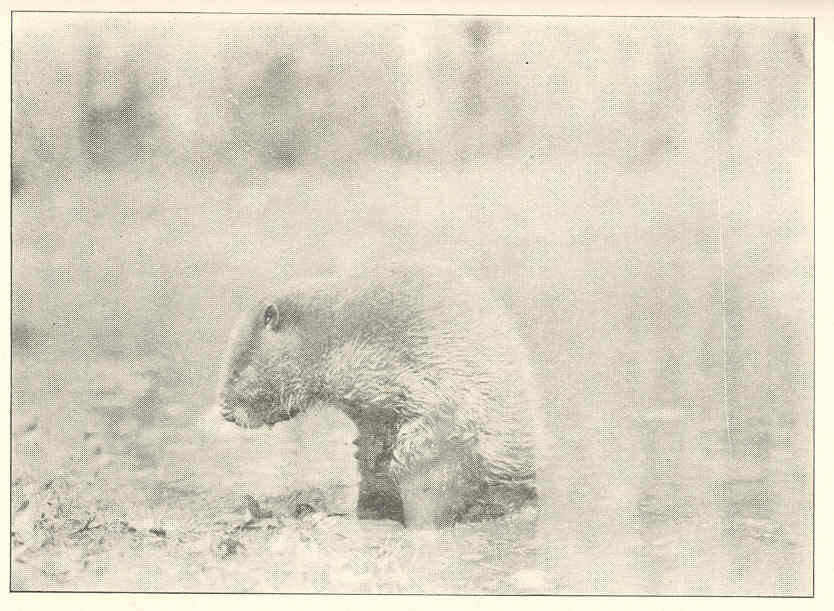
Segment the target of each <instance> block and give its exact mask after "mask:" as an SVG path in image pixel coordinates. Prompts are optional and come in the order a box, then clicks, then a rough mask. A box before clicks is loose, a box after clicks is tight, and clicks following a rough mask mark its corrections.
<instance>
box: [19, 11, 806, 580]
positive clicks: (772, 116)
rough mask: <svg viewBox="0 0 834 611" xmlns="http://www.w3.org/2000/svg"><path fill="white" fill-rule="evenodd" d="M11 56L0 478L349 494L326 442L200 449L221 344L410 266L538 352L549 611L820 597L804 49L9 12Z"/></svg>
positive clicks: (733, 41)
mask: <svg viewBox="0 0 834 611" xmlns="http://www.w3.org/2000/svg"><path fill="white" fill-rule="evenodd" d="M14 58H15V60H14V66H13V168H12V176H13V202H12V204H13V216H12V229H13V236H12V249H13V252H12V254H13V257H14V259H13V261H14V264H13V270H12V285H13V286H12V288H13V302H12V308H13V322H12V336H13V339H12V343H13V346H12V349H13V427H14V429H13V430H14V433H13V441H14V446H15V449H14V452H15V454H14V458H13V471H15V470H16V471H18V472H20V471H24V472H32V473H34V474H36V476H37V477H41V478H45V477H46V475H44V474H46V473H50V472H52V470H54V469H56V468H57V467H56V466H55V465H56V464H57V461H58V459H57V458H56V457H61V456H70V457H72V456H74V457H75V458H76V459H78V458H79V453H80V455H81V459H83V460H81V462H82V463H83V464H84V465H86V467H85V468H90V469H92V467H90V466H89V465H90V459H91V457H93V459H94V460H98V458H95V457H98V456H104V457H108V456H109V457H111V458H112V460H113V461H115V463H114V464H115V466H113V465H111V466H110V467H109V468H111V469H112V471H109V472H108V473H111V477H112V481H113V482H114V483H118V482H119V481H121V480H120V479H119V478H121V477H125V478H127V477H128V476H130V477H133V476H137V477H138V476H139V475H142V476H143V477H146V478H155V479H156V480H158V481H163V482H169V481H174V480H176V481H183V480H184V481H186V482H187V485H188V486H192V487H199V486H210V487H214V489H225V488H229V487H234V486H244V487H247V489H249V488H251V487H253V486H258V485H260V486H263V487H264V488H270V487H280V486H289V487H292V486H293V485H301V484H300V483H299V482H301V483H304V482H307V483H309V479H310V478H311V477H313V476H312V475H310V474H311V473H316V474H319V475H317V477H320V479H321V478H324V481H325V483H326V482H327V481H330V480H328V479H327V478H331V479H332V480H333V481H338V480H339V479H340V478H341V479H342V480H343V479H344V478H345V476H344V473H345V472H346V470H350V469H353V468H354V467H353V466H352V464H351V463H350V462H349V460H350V458H349V450H347V449H345V450H344V451H342V450H341V449H340V450H339V451H340V452H341V454H338V455H337V456H336V458H333V456H334V454H333V453H332V452H331V453H328V452H322V451H321V448H322V447H330V448H332V447H335V446H334V445H333V444H337V445H338V444H341V443H342V441H341V438H338V439H337V437H338V435H336V433H334V432H333V431H338V430H339V427H342V428H343V429H344V428H345V427H347V429H349V425H347V424H346V423H345V422H343V421H341V420H339V418H338V417H336V416H332V415H331V416H325V417H323V418H324V420H323V421H318V420H315V419H313V424H306V425H305V424H303V423H302V424H300V425H293V427H288V428H286V429H284V430H283V431H282V432H276V431H274V432H273V433H274V434H273V435H272V436H271V437H266V436H261V437H258V440H259V441H257V442H253V441H252V440H251V439H248V438H247V439H241V437H240V435H239V434H238V432H236V431H229V430H228V429H222V424H221V423H215V421H216V420H218V419H219V417H218V418H215V414H213V412H212V411H211V410H212V408H211V407H210V406H211V403H212V401H213V392H214V385H215V379H214V378H215V375H216V372H217V367H218V359H219V358H220V356H221V354H222V349H223V346H224V343H225V338H226V336H227V334H228V331H229V330H230V328H231V326H232V324H233V323H234V320H235V317H236V316H237V313H238V312H239V311H240V310H241V309H242V308H243V307H244V306H245V305H246V304H247V303H248V301H249V300H250V299H251V298H252V296H253V295H254V294H255V293H256V292H257V291H258V290H259V288H260V287H262V286H263V285H264V284H270V283H272V284H274V283H280V282H281V281H282V280H283V279H286V278H288V277H290V276H292V275H296V274H302V275H303V274H307V273H313V272H320V271H332V270H337V269H340V268H345V267H350V266H352V265H354V264H359V263H360V262H361V261H366V260H384V259H385V258H386V257H390V256H407V255H412V254H416V255H417V256H426V255H429V256H432V257H435V258H440V259H448V260H451V261H454V262H455V263H456V264H458V265H459V266H460V267H461V268H463V269H464V270H466V271H468V272H470V273H472V274H473V275H475V276H477V277H479V278H481V279H483V280H485V281H486V282H488V283H489V284H490V286H491V287H492V288H493V291H494V292H495V294H496V297H497V298H499V299H501V300H503V301H504V302H505V303H506V305H507V306H508V308H510V309H511V310H512V311H513V312H514V314H515V315H516V316H517V318H518V320H519V326H520V330H521V332H522V334H523V336H524V338H525V340H526V341H527V343H528V345H529V347H530V349H531V352H532V354H533V357H534V360H535V364H536V367H537V370H538V373H539V375H540V379H541V383H542V386H543V389H544V396H545V405H544V406H543V412H544V413H545V414H546V421H547V423H548V428H547V430H546V432H544V433H543V438H545V439H546V440H547V444H548V445H546V446H545V447H546V449H545V450H544V452H543V454H544V455H545V458H546V459H548V458H549V459H552V460H551V464H550V465H549V466H548V467H547V468H546V469H543V471H544V475H543V477H542V480H543V485H544V488H545V498H546V499H547V502H546V504H545V507H544V509H543V510H542V511H543V515H542V516H541V517H540V532H539V541H540V542H543V543H544V545H543V547H544V548H545V552H543V553H542V554H541V558H542V560H541V562H540V564H539V565H537V566H538V567H539V568H541V569H542V570H543V571H544V574H545V578H544V582H543V585H542V586H541V587H542V588H543V589H545V590H546V591H555V592H571V591H574V592H603V593H617V592H619V593H636V592H654V593H690V594H698V593H702V594H724V593H750V594H780V595H795V594H808V593H809V592H810V575H811V567H810V562H811V538H810V533H811V494H810V490H811V484H812V482H811V477H810V475H811V474H810V463H811V456H812V448H811V390H812V385H813V380H812V377H811V376H812V362H811V341H812V335H811V333H812V327H811V303H812V302H811V297H812V295H811V279H812V273H813V270H812V257H811V255H812V252H811V231H812V210H811V196H812V190H811V189H812V182H811V180H812V178H811V130H810V122H811V115H810V113H811V81H810V75H811V68H810V66H811V61H812V57H811V26H810V23H809V22H807V21H779V20H769V21H760V20H753V21H747V20H694V19H687V20H655V19H640V20H622V19H620V20H617V19H498V18H490V19H462V18H420V19H418V18H407V19H406V18H403V19H393V18H382V17H378V18H367V17H354V18H345V17H332V18H330V17H282V18H278V17H257V18H255V17H245V16H209V15H203V16H173V15H169V16H164V17H163V16H150V15H148V16H141V15H139V16H130V17H128V16H104V15H102V16H89V15H86V16H73V15H57V14H56V15H43V14H16V15H15V31H14ZM719 208H720V211H721V214H720V216H719ZM722 250H723V267H724V281H723V290H722V273H721V272H722V265H721V259H722V257H721V251H722ZM725 321H726V368H725V365H724V362H725V358H724V357H725V348H724V341H723V339H722V337H723V327H724V324H725ZM725 375H726V384H727V401H726V405H725V399H724V378H725ZM322 422H325V423H326V426H327V427H328V430H329V432H328V435H330V437H328V438H327V440H323V438H316V437H315V436H312V437H311V435H310V433H311V432H315V431H316V430H318V429H321V428H322V426H323V425H322ZM214 427H216V429H215V428H214ZM305 427H306V428H305ZM221 429H222V430H221ZM347 429H345V430H347ZM84 433H88V434H89V435H91V437H90V438H93V437H94V438H96V439H98V438H100V439H101V440H102V444H103V449H102V450H100V454H95V453H94V450H93V451H91V452H90V455H89V456H88V455H87V454H86V453H85V452H87V450H86V449H84V448H86V446H85V445H84V444H85V443H86V441H85V439H87V438H84V437H83V434H84ZM166 435H173V436H174V437H173V438H174V439H176V440H177V441H175V442H170V443H169V442H165V443H162V441H161V440H162V439H166V437H165V436H166ZM334 435H336V436H335V437H334ZM345 435H346V436H347V437H346V438H347V439H349V438H350V435H352V432H350V431H349V430H347V432H346V433H345ZM302 439H303V440H304V441H303V442H302V441H300V440H302ZM334 439H335V441H334ZM328 444H329V445H328ZM339 448H341V446H339ZM229 456H231V457H233V459H234V462H233V463H230V462H229V460H228V457H229ZM276 456H277V457H278V458H277V459H276ZM316 461H319V462H316ZM339 461H342V462H341V463H340V462H339ZM276 463H278V465H279V466H280V467H279V468H276ZM334 463H335V464H334ZM96 464H97V463H96ZM230 464H233V466H231V467H230V466H229V465H230ZM96 468H98V467H96ZM230 471H234V474H233V475H231V474H230V473H229V472H230ZM321 472H324V473H325V474H329V475H326V476H321V475H320V474H321ZM137 474H138V475H137ZM265 477H267V478H268V479H266V480H265V479H264V478H265ZM305 478H306V479H305ZM125 481H127V479H126V480H125ZM317 483H321V482H317ZM331 483H332V482H331Z"/></svg>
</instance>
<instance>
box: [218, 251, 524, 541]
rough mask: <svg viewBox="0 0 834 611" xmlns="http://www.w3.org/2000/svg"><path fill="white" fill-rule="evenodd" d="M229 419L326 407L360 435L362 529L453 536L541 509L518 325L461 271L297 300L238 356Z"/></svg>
mask: <svg viewBox="0 0 834 611" xmlns="http://www.w3.org/2000/svg"><path fill="white" fill-rule="evenodd" d="M225 367H226V370H225V372H224V374H223V378H222V380H221V387H220V390H219V401H220V408H221V411H222V415H223V417H224V418H225V419H226V420H228V421H230V422H234V423H236V424H237V425H239V426H241V427H248V428H253V427H259V426H262V425H264V424H265V425H269V426H271V425H273V424H275V423H277V422H280V421H283V420H287V419H289V418H292V417H293V416H295V415H297V414H299V413H301V412H303V411H304V410H306V409H308V408H310V407H312V406H314V405H317V404H328V405H333V406H335V407H338V408H339V409H342V410H343V411H344V412H345V413H346V414H347V415H348V416H349V417H350V418H351V419H352V420H353V422H354V423H355V424H356V427H357V429H358V431H359V438H358V439H357V441H355V442H354V443H355V444H356V445H357V446H358V451H357V454H356V457H357V458H358V459H359V471H360V474H361V483H360V491H359V505H358V508H357V513H358V515H359V517H360V518H392V519H398V520H400V521H402V522H404V523H405V524H406V526H409V527H418V528H421V527H442V526H447V525H450V524H452V523H454V522H455V521H457V520H460V519H466V518H467V516H468V518H469V519H477V518H478V517H492V516H495V515H500V514H501V513H503V512H504V511H505V510H506V509H508V508H510V507H512V506H513V505H514V504H519V503H520V502H523V501H525V500H528V499H530V498H533V497H534V496H535V488H534V475H535V469H534V458H533V456H534V450H533V437H534V435H535V432H536V424H535V422H536V418H535V413H534V412H535V410H536V409H537V406H538V400H537V393H536V390H535V385H534V382H533V379H532V376H531V374H530V371H529V364H528V357H527V353H526V351H525V349H524V347H523V346H522V344H521V342H520V340H519V338H518V337H517V335H516V333H515V331H514V328H513V324H512V321H511V320H510V318H509V317H508V315H507V314H506V313H505V312H504V311H503V309H502V308H501V307H499V306H498V305H497V304H496V303H495V301H494V300H492V299H491V298H490V297H489V295H488V294H487V293H486V292H485V291H484V290H483V289H481V288H480V287H478V286H477V285H476V284H475V283H473V282H472V281H470V280H469V279H467V278H465V277H463V276H462V275H461V274H459V273H458V272H457V271H455V270H454V269H451V268H449V267H446V266H440V265H431V266H428V265H413V264H392V265H389V266H387V267H384V268H377V269H373V270H371V271H366V272H364V273H362V274H354V275H346V276H341V277H334V278H324V279H315V280H310V281H305V282H301V283H299V284H297V285H295V286H290V287H287V288H286V289H285V290H282V291H281V292H280V294H278V295H276V296H274V297H271V298H268V299H264V300H263V301H261V302H259V303H257V304H256V305H255V306H254V307H253V308H252V309H251V310H249V311H248V312H247V313H246V314H245V315H244V316H243V317H242V319H241V321H240V323H239V324H238V326H237V328H236V330H235V332H234V334H233V336H232V338H231V340H230V344H229V347H228V351H227V357H226V361H225Z"/></svg>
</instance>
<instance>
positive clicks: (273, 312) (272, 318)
mask: <svg viewBox="0 0 834 611" xmlns="http://www.w3.org/2000/svg"><path fill="white" fill-rule="evenodd" d="M267 326H271V327H272V328H273V329H275V330H277V329H278V309H277V308H276V307H275V306H274V305H270V306H269V307H267V309H266V310H264V327H267Z"/></svg>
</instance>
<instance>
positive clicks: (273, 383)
mask: <svg viewBox="0 0 834 611" xmlns="http://www.w3.org/2000/svg"><path fill="white" fill-rule="evenodd" d="M297 322H298V315H297V312H295V311H294V309H293V308H292V307H289V305H288V304H283V305H282V304H280V303H271V302H262V303H260V304H258V306H257V307H256V308H254V309H253V310H251V311H250V312H248V313H247V314H246V315H245V316H244V317H243V319H242V320H241V321H240V323H239V324H238V327H237V329H236V330H235V332H234V333H233V335H232V338H231V340H230V343H229V348H228V351H227V355H226V360H225V363H224V367H225V369H224V372H223V374H222V377H221V381H220V388H219V392H218V395H219V396H218V402H219V406H220V411H221V414H222V416H223V418H224V419H225V420H228V421H229V422H233V423H235V424H237V425H238V426H240V427H243V428H258V427H260V426H263V425H268V426H272V425H274V424H276V423H277V422H282V421H284V420H289V419H290V418H292V417H293V416H295V415H297V414H298V413H300V412H301V411H303V409H305V408H306V404H307V403H308V402H309V395H308V392H307V390H308V388H307V384H306V382H305V379H306V376H305V373H304V368H303V366H302V363H303V362H304V361H305V360H308V359H306V358H305V355H304V350H303V349H301V347H300V344H301V343H302V342H301V337H300V333H299V329H298V325H297Z"/></svg>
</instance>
